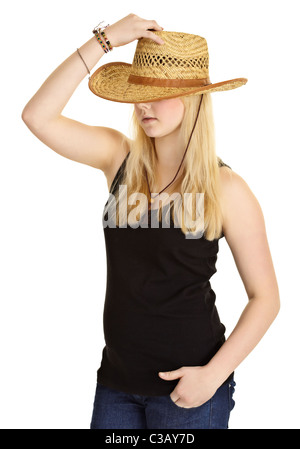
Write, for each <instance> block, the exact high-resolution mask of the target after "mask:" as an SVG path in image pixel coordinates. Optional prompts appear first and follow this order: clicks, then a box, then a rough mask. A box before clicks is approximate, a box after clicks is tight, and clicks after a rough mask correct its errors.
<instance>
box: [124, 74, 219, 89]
mask: <svg viewBox="0 0 300 449" xmlns="http://www.w3.org/2000/svg"><path fill="white" fill-rule="evenodd" d="M128 83H130V84H142V85H144V86H155V87H199V86H207V85H209V84H211V82H210V79H209V78H202V79H166V78H149V77H147V76H137V75H130V76H129V78H128Z"/></svg>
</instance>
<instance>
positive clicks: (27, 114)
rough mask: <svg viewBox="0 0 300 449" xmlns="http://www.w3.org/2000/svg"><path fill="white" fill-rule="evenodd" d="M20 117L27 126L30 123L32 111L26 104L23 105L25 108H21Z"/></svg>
mask: <svg viewBox="0 0 300 449" xmlns="http://www.w3.org/2000/svg"><path fill="white" fill-rule="evenodd" d="M21 118H22V120H23V122H24V123H25V124H26V125H27V126H29V125H30V123H32V121H33V115H32V112H31V111H30V109H29V108H28V107H27V106H25V108H24V109H23V111H22V114H21Z"/></svg>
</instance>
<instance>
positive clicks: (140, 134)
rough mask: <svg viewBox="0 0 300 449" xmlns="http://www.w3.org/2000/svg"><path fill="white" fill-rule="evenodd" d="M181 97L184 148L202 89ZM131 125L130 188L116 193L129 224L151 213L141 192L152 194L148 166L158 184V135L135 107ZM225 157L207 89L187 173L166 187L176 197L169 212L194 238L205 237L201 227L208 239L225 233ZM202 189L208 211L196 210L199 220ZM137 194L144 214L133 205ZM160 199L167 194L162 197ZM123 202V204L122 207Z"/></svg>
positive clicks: (124, 179)
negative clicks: (146, 128) (217, 144)
mask: <svg viewBox="0 0 300 449" xmlns="http://www.w3.org/2000/svg"><path fill="white" fill-rule="evenodd" d="M181 100H182V101H183V104H184V106H185V112H184V117H183V120H182V123H181V128H180V139H181V142H183V145H184V146H183V148H186V146H187V143H188V141H189V138H190V135H191V131H192V129H193V126H194V123H195V119H196V116H197V111H198V107H199V102H200V100H201V95H189V96H185V97H181ZM131 128H132V131H133V136H132V140H131V147H130V154H129V156H128V158H127V161H126V166H125V170H124V174H123V177H122V179H121V182H120V184H122V185H125V186H126V189H124V190H123V191H122V192H120V190H119V192H118V193H117V194H116V203H115V211H116V224H117V225H118V226H120V224H121V223H122V224H123V223H124V222H125V221H124V220H127V223H128V224H129V225H130V224H132V223H133V221H134V222H135V223H136V220H140V218H141V214H143V213H146V214H148V202H147V205H146V204H145V202H144V203H143V201H140V198H141V196H139V194H140V193H142V194H144V195H145V196H146V197H147V198H148V200H149V198H150V197H149V190H148V185H147V180H146V176H145V175H146V173H145V169H146V170H147V176H148V181H149V185H150V186H151V185H156V174H157V171H156V152H155V139H154V138H152V137H149V136H147V134H146V133H145V132H144V129H143V128H142V127H141V126H140V124H139V122H138V119H137V117H136V114H135V110H134V111H133V115H132V119H131ZM219 161H221V159H220V158H219V157H217V155H216V148H215V129H214V117H213V108H212V99H211V94H210V93H206V94H204V95H203V101H202V105H201V109H200V114H199V117H198V121H197V124H196V127H195V129H194V132H193V136H192V138H191V141H190V144H189V147H188V150H187V152H186V155H185V158H184V161H183V172H182V175H181V176H180V177H179V178H178V179H177V178H176V180H175V182H174V183H173V184H172V185H171V186H170V187H169V188H168V189H166V190H167V191H168V192H169V194H168V195H167V196H169V195H171V197H170V198H169V203H168V205H169V206H170V204H171V202H173V206H175V207H174V208H173V207H172V209H170V207H169V209H168V212H170V210H171V212H172V218H173V221H174V222H176V223H177V224H178V223H179V226H178V225H176V226H177V227H180V228H181V230H182V232H183V233H184V234H185V235H187V234H189V235H191V236H192V237H190V238H199V237H197V236H199V233H200V235H203V234H204V236H205V238H206V239H207V240H214V239H217V238H220V236H221V234H222V210H221V204H220V171H219ZM174 175H175V173H174ZM170 181H171V180H170ZM175 192H177V194H176V195H175V200H174V201H170V200H172V198H174V195H173V196H172V194H174V193H175ZM163 193H164V192H163ZM184 193H190V194H191V195H188V200H187V201H186V196H184ZM199 193H201V194H204V195H203V196H202V203H201V204H202V212H204V215H203V214H201V216H200V217H199V216H198V218H197V215H196V220H194V217H195V213H191V212H190V211H191V210H193V211H194V212H195V208H194V206H193V204H194V202H195V195H196V194H198V199H199ZM131 195H132V198H137V199H138V201H139V207H138V208H137V209H136V210H138V215H137V214H136V213H131V211H132V209H133V208H134V207H136V201H130V203H131V204H129V203H127V198H129V197H130V196H131ZM162 195H163V194H161V196H160V197H162ZM182 198H185V200H184V201H182ZM196 198H197V195H196ZM160 199H161V200H162V198H160ZM124 200H125V201H126V207H127V208H126V213H125V214H124V212H121V215H120V213H119V212H120V210H121V207H123V204H124V203H123V201H124ZM133 203H134V204H133ZM159 203H160V206H161V205H162V203H163V200H162V201H159ZM120 204H122V206H121V207H120ZM201 204H200V208H201ZM191 206H192V208H191ZM203 206H204V211H203ZM196 209H197V210H198V212H199V202H198V205H197V203H196ZM127 211H128V213H127ZM158 213H159V220H160V221H161V218H162V208H161V207H159V211H158ZM203 217H204V219H203ZM120 218H121V219H120ZM195 223H196V224H195ZM122 224H121V225H122Z"/></svg>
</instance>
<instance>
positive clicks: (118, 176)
mask: <svg viewBox="0 0 300 449" xmlns="http://www.w3.org/2000/svg"><path fill="white" fill-rule="evenodd" d="M129 154H130V151H129V153H128V154H127V155H126V157H125V159H124V160H123V162H122V164H121V165H120V167H119V169H118V171H117V173H116V175H115V177H114V179H113V182H112V184H111V188H110V191H109V193H114V190H115V188H116V186H117V185H118V183H119V180H120V178H121V176H123V173H124V169H125V165H126V161H127V159H128V156H129Z"/></svg>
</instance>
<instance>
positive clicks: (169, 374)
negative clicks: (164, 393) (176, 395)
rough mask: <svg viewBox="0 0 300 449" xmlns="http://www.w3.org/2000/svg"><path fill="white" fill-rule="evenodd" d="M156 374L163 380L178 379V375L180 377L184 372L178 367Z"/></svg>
mask: <svg viewBox="0 0 300 449" xmlns="http://www.w3.org/2000/svg"><path fill="white" fill-rule="evenodd" d="M158 374H159V376H160V377H162V378H163V379H164V380H174V379H178V378H179V377H182V376H183V375H184V372H183V370H182V369H181V368H179V369H177V370H174V371H166V372H159V373H158Z"/></svg>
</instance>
